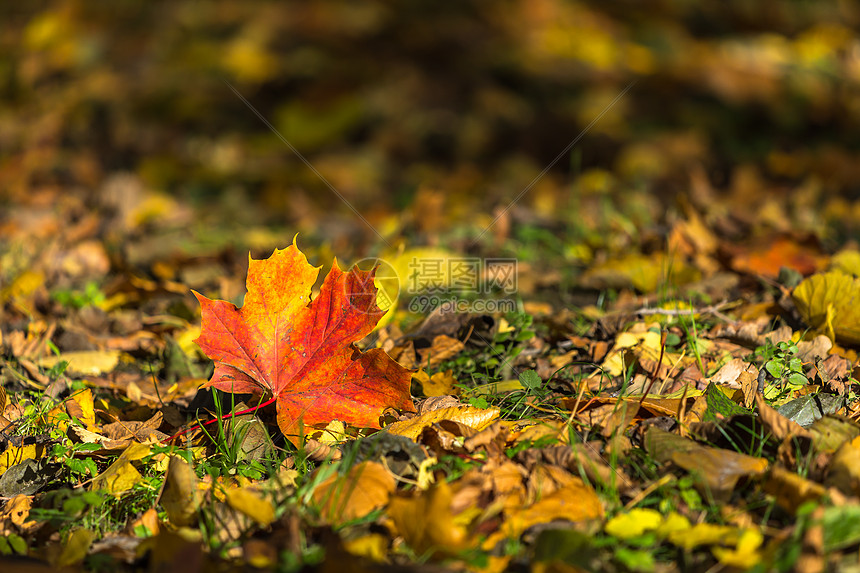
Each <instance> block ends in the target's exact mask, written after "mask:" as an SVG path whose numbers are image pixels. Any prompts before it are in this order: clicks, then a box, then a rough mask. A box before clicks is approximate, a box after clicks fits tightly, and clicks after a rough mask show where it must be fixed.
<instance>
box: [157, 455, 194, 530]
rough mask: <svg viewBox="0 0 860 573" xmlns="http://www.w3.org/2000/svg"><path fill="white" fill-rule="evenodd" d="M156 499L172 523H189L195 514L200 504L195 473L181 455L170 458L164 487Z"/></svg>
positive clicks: (180, 524) (179, 524)
mask: <svg viewBox="0 0 860 573" xmlns="http://www.w3.org/2000/svg"><path fill="white" fill-rule="evenodd" d="M158 501H159V503H161V506H162V507H163V508H164V511H166V512H167V518H168V519H169V520H170V523H172V524H174V525H178V526H182V525H189V524H191V523H192V522H193V521H194V518H195V517H196V516H197V508H198V507H199V505H200V502H199V498H198V493H197V474H195V473H194V470H193V469H191V466H190V465H189V464H188V462H186V461H185V459H183V458H182V457H180V456H173V457H171V458H170V462H169V464H168V466H167V476H166V477H165V478H164V489H162V491H161V496H160V498H159V500H158Z"/></svg>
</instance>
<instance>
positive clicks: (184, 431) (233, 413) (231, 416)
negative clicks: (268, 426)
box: [161, 396, 278, 444]
mask: <svg viewBox="0 0 860 573" xmlns="http://www.w3.org/2000/svg"><path fill="white" fill-rule="evenodd" d="M277 399H278V397H277V396H272V397H271V398H270V399H269V400H267V401H265V402H263V403H262V404H257V405H256V406H253V407H251V408H246V409H245V410H240V411H238V412H232V413H230V414H227V415H226V416H221V417H220V418H214V419H212V420H209V421H208V422H204V423H202V424H195V425H194V426H191V427H190V428H186V429H184V430H182V431H181V432H178V433H176V434H173V435H172V436H170V437H169V438H164V439H163V440H161V443H162V444H164V443H167V442H170V441H173V440H174V439H175V438H178V437H179V436H181V435H183V434H187V433H188V432H190V431H191V430H196V429H197V428H202V427H203V426H208V425H209V424H214V423H215V422H217V421H218V420H227V419H229V418H234V417H236V416H241V415H243V414H250V413H251V412H255V411H257V410H259V409H260V408H263V407H264V406H268V405H269V404H271V403H273V402H274V401H275V400H277Z"/></svg>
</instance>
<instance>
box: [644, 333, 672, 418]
mask: <svg viewBox="0 0 860 573" xmlns="http://www.w3.org/2000/svg"><path fill="white" fill-rule="evenodd" d="M667 334H668V333H667V332H666V331H665V330H664V331H663V332H662V333H661V334H660V358H659V359H657V366H655V367H654V371H653V372H652V373H651V381H650V382H648V387H647V388H645V392H644V393H643V394H642V397H641V398H639V407H641V406H642V402H644V401H645V398H646V397H647V396H648V392H650V391H651V388H653V387H654V382H656V381H657V375H658V374H659V373H660V367H661V366H662V365H663V355H664V354H665V353H666V336H667Z"/></svg>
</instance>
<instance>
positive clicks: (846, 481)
mask: <svg viewBox="0 0 860 573" xmlns="http://www.w3.org/2000/svg"><path fill="white" fill-rule="evenodd" d="M825 484H826V485H829V486H834V487H836V488H837V489H838V490H839V491H841V492H842V493H844V494H845V495H854V496H856V495H860V437H857V438H854V439H853V440H851V441H850V442H845V443H844V444H842V445H841V446H840V447H839V449H838V450H836V453H835V454H833V458H832V459H831V460H830V469H829V470H828V471H827V481H826V482H825Z"/></svg>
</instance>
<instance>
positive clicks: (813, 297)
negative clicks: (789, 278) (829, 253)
mask: <svg viewBox="0 0 860 573" xmlns="http://www.w3.org/2000/svg"><path fill="white" fill-rule="evenodd" d="M791 296H792V298H793V299H794V304H795V305H797V309H798V310H799V311H800V314H801V316H803V319H804V320H805V321H806V322H807V324H809V325H810V326H812V327H813V328H822V329H823V330H824V333H825V334H827V335H828V336H829V337H830V338H831V339H834V340H836V341H838V342H843V343H846V342H847V343H848V344H860V278H854V277H853V276H852V275H848V274H845V273H843V272H840V271H831V272H827V273H821V274H816V275H813V276H811V277H809V278H807V279H806V280H804V281H803V282H802V283H800V284H799V285H797V288H795V289H794V292H793V293H792V295H791Z"/></svg>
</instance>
